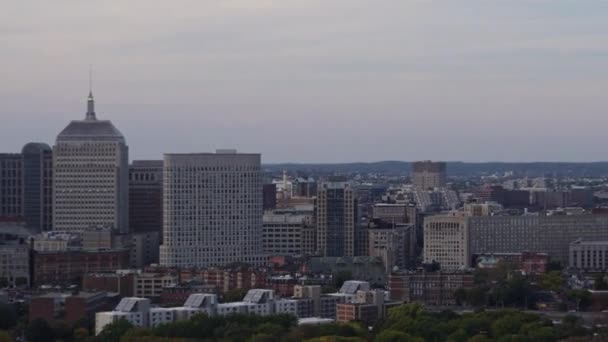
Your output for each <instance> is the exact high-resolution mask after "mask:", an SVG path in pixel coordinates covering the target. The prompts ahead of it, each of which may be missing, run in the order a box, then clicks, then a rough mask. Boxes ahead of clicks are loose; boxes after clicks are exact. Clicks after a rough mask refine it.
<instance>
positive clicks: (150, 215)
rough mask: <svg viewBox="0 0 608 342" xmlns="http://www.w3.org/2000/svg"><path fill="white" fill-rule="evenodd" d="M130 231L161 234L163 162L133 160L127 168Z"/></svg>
mask: <svg viewBox="0 0 608 342" xmlns="http://www.w3.org/2000/svg"><path fill="white" fill-rule="evenodd" d="M129 225H130V227H131V231H132V232H135V233H138V232H150V231H152V232H158V233H160V232H161V229H162V225H163V161H162V160H134V161H133V163H132V164H131V165H130V166H129Z"/></svg>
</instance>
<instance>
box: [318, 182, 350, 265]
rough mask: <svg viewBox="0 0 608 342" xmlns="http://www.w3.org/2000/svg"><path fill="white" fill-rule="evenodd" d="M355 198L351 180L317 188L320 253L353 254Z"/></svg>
mask: <svg viewBox="0 0 608 342" xmlns="http://www.w3.org/2000/svg"><path fill="white" fill-rule="evenodd" d="M356 209H357V199H356V196H355V190H354V188H353V186H352V184H351V183H348V182H345V181H342V180H335V181H329V182H325V183H322V184H321V185H320V186H319V188H318V190H317V199H316V208H315V210H316V211H315V221H316V227H317V251H318V253H319V254H320V255H322V256H331V257H341V256H354V255H355V229H356V225H357V210H356Z"/></svg>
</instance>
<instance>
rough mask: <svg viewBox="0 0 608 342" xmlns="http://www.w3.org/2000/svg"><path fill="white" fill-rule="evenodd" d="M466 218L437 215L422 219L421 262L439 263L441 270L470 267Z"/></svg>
mask: <svg viewBox="0 0 608 342" xmlns="http://www.w3.org/2000/svg"><path fill="white" fill-rule="evenodd" d="M467 224H468V218H467V217H464V216H462V215H456V214H454V215H438V216H429V217H426V218H425V219H424V252H423V259H424V260H423V262H424V263H427V264H430V263H439V265H440V267H441V269H442V270H459V269H465V268H468V267H470V266H471V260H470V258H471V254H470V253H471V252H470V246H469V229H468V225H467Z"/></svg>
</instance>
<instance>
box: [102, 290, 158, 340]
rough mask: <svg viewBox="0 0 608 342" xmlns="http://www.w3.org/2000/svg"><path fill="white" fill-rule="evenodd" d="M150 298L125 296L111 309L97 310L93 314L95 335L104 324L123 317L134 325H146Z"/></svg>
mask: <svg viewBox="0 0 608 342" xmlns="http://www.w3.org/2000/svg"><path fill="white" fill-rule="evenodd" d="M149 316H150V300H149V299H146V298H137V297H125V298H123V299H122V300H121V301H120V303H118V305H117V306H116V308H115V309H114V310H113V311H107V312H98V313H97V314H96V315H95V335H99V333H100V332H101V331H102V330H103V328H105V326H106V325H108V324H111V323H113V322H115V321H118V320H121V319H125V320H127V321H128V322H129V323H131V324H133V325H134V326H136V327H147V326H148V323H149V321H150V319H149Z"/></svg>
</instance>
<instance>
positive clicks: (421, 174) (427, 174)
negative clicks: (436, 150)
mask: <svg viewBox="0 0 608 342" xmlns="http://www.w3.org/2000/svg"><path fill="white" fill-rule="evenodd" d="M446 169H447V167H446V163H445V162H432V161H430V160H427V161H419V162H414V163H413V164H412V174H411V176H412V184H414V187H416V188H418V189H420V190H427V189H434V188H443V187H445V185H446V179H447V173H446Z"/></svg>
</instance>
